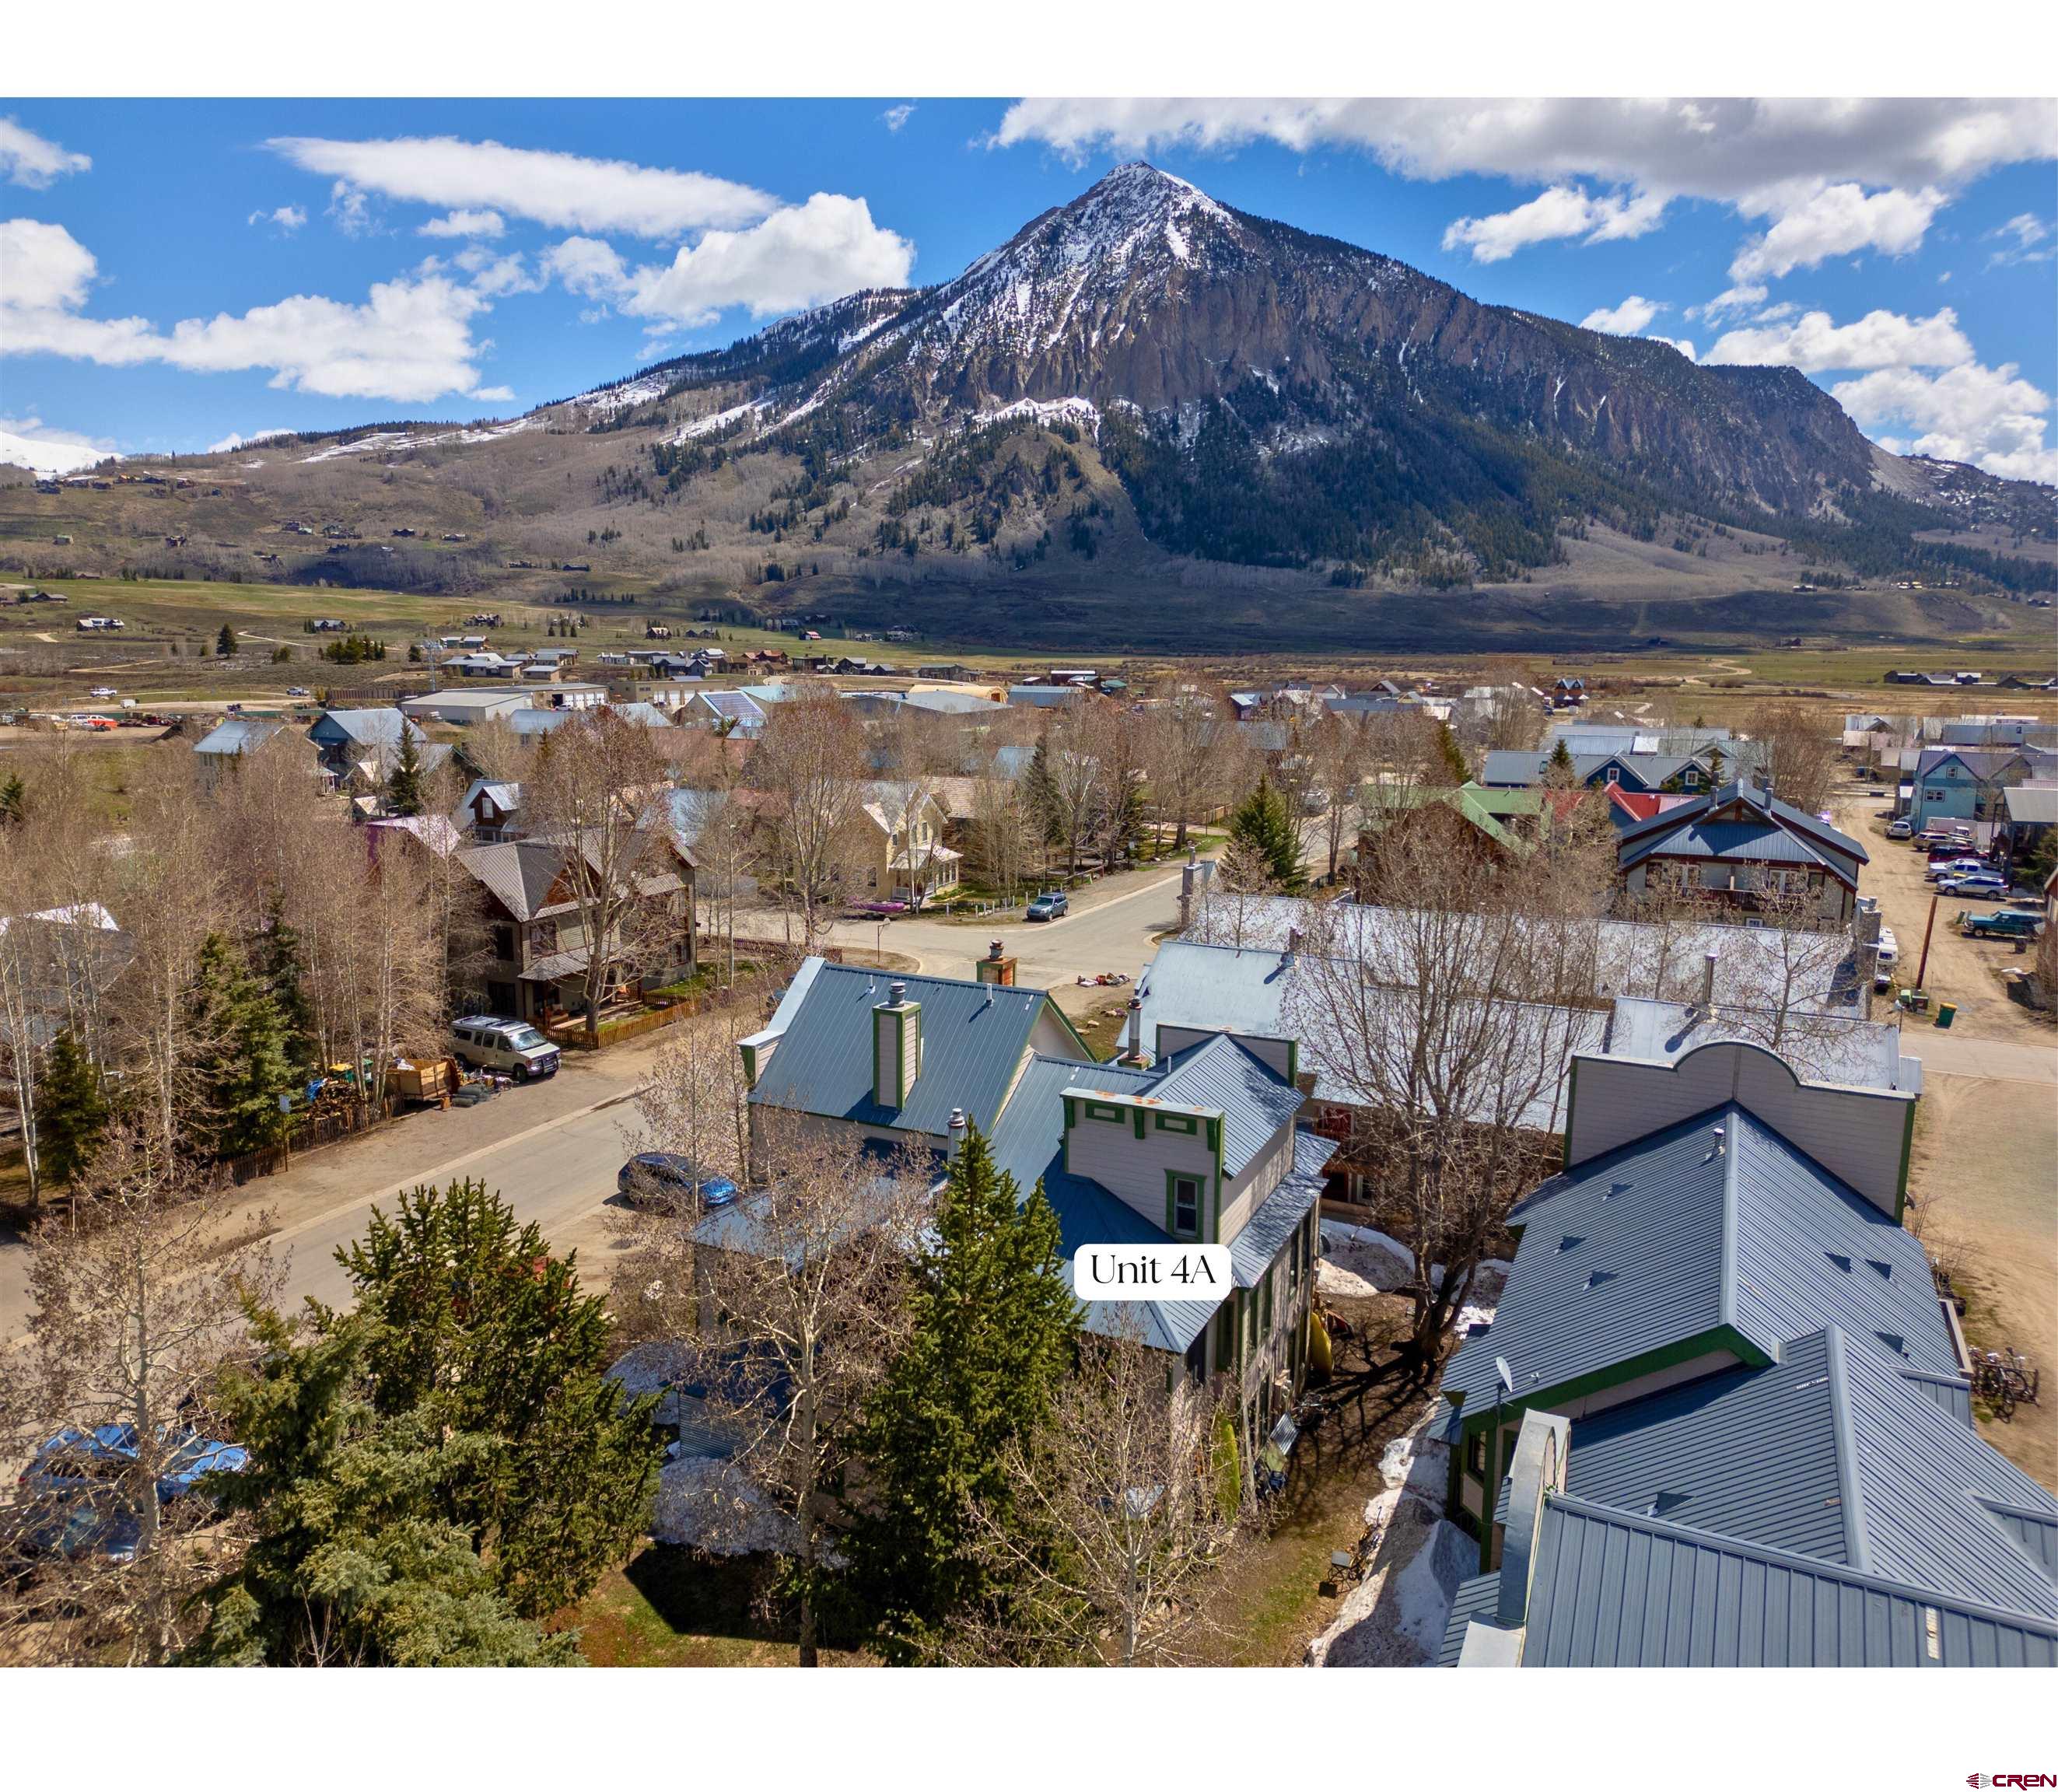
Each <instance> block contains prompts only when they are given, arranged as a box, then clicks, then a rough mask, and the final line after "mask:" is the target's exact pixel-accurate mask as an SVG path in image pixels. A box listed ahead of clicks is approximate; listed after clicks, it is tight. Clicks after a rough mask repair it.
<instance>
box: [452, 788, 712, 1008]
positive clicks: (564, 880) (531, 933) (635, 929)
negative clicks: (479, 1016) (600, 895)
mask: <svg viewBox="0 0 2058 1792" xmlns="http://www.w3.org/2000/svg"><path fill="white" fill-rule="evenodd" d="M575 854H576V855H577V856H578V861H581V862H574V855H575ZM456 860H457V863H458V864H459V866H460V867H461V868H463V870H464V871H465V872H467V873H468V874H469V875H470V876H471V878H472V879H473V880H474V881H475V883H476V884H478V886H479V891H480V893H481V896H482V898H483V902H484V904H485V911H486V912H485V922H486V934H487V952H488V955H489V956H488V959H487V963H486V964H484V965H483V967H482V968H480V970H479V972H478V975H479V978H480V980H481V983H483V991H484V996H485V1002H486V1006H487V1007H488V1008H490V1009H491V1011H493V1012H494V1013H495V1014H496V1015H505V1016H507V1017H508V1018H510V1019H518V1020H529V1021H534V1022H537V1023H543V1022H546V1021H548V1020H550V1019H554V1018H555V1017H557V1016H558V1015H562V1014H566V1013H570V1012H571V1011H574V1010H575V1009H578V1008H582V1007H583V1003H584V999H585V991H586V976H587V972H588V971H589V969H590V966H591V964H592V962H593V954H594V950H595V949H596V948H598V949H599V950H600V951H602V952H603V953H604V954H605V956H606V968H607V975H606V982H607V983H608V985H609V986H610V987H622V986H624V985H632V984H633V985H637V986H639V987H643V988H646V989H647V988H655V987H661V986H662V985H663V984H665V983H673V982H676V981H677V980H678V979H680V978H681V977H685V976H688V975H691V974H692V971H693V860H692V857H691V856H690V854H689V852H687V850H686V849H685V847H684V846H683V845H681V844H680V842H679V841H678V840H677V837H676V836H674V835H673V832H672V831H671V830H670V829H669V828H664V829H661V830H660V831H659V832H657V833H656V834H655V835H654V836H652V837H651V839H650V840H649V842H648V843H647V844H646V846H645V847H644V848H643V849H642V852H640V853H638V855H637V857H636V865H635V870H634V876H633V881H634V886H635V887H634V892H633V893H631V892H626V878H625V881H624V883H623V884H620V885H618V888H621V889H622V890H623V891H624V893H625V896H626V900H623V901H622V903H621V904H619V905H618V912H617V913H616V916H615V917H614V919H613V920H611V921H610V925H609V928H608V933H607V937H606V939H605V940H598V941H596V940H590V939H589V938H588V937H587V920H588V917H589V916H590V913H591V912H593V909H594V906H595V905H594V904H590V903H586V904H582V902H581V901H580V900H579V891H580V888H581V884H582V880H591V881H588V882H586V888H591V889H597V888H599V887H600V886H599V884H598V880H599V879H601V878H602V877H605V876H608V875H609V874H610V873H609V868H608V867H607V866H606V864H604V863H602V857H601V849H600V847H599V845H598V842H597V841H596V840H595V839H594V836H592V835H590V834H589V835H588V836H584V837H583V838H582V840H579V841H577V842H575V841H574V840H573V839H572V837H571V836H570V835H568V834H543V835H536V836H528V837H524V838H522V839H517V840H498V841H495V842H492V843H491V844H484V845H478V846H470V847H466V848H463V849H462V850H460V851H459V852H458V853H457V854H456ZM614 875H616V876H618V877H619V876H624V874H623V873H622V872H619V871H618V872H615V873H614Z"/></svg>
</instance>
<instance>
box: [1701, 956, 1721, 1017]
mask: <svg viewBox="0 0 2058 1792" xmlns="http://www.w3.org/2000/svg"><path fill="white" fill-rule="evenodd" d="M1717 956H1718V954H1717V953H1715V952H1709V953H1707V954H1706V956H1704V957H1703V958H1702V960H1701V1006H1702V1007H1704V1008H1706V1009H1708V1010H1709V1011H1711V1012H1712V1011H1713V1010H1714V1005H1715V960H1716V958H1717Z"/></svg>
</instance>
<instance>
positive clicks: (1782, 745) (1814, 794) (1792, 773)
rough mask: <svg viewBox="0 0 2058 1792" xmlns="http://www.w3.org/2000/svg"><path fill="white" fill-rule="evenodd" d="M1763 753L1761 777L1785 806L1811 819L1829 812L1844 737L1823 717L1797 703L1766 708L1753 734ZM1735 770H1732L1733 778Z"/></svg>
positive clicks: (1754, 717)
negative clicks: (1831, 731)
mask: <svg viewBox="0 0 2058 1792" xmlns="http://www.w3.org/2000/svg"><path fill="white" fill-rule="evenodd" d="M1748 733H1749V734H1750V739H1751V741H1752V742H1753V744H1754V745H1755V746H1756V748H1757V749H1758V776H1759V777H1760V778H1761V779H1762V781H1765V782H1766V784H1768V785H1770V789H1771V790H1772V793H1773V794H1774V796H1776V797H1778V799H1779V800H1780V801H1782V802H1783V803H1791V804H1792V805H1794V808H1796V809H1803V810H1805V811H1806V812H1807V813H1809V814H1810V815H1812V814H1814V813H1815V812H1816V810H1818V809H1823V808H1826V807H1827V806H1828V804H1829V801H1830V783H1831V781H1833V780H1834V778H1835V777H1836V775H1837V753H1838V750H1839V748H1840V745H1841V737H1840V736H1838V735H1837V734H1834V733H1830V731H1829V730H1828V729H1826V727H1825V726H1824V725H1823V720H1822V717H1821V716H1820V715H1819V714H1818V713H1815V712H1814V711H1811V710H1810V709H1808V708H1806V706H1805V705H1802V704H1798V703H1762V704H1760V705H1758V707H1757V708H1756V709H1754V710H1752V711H1751V713H1750V728H1749V729H1748ZM1735 769H1736V768H1735V766H1734V765H1731V766H1730V772H1731V773H1732V774H1734V771H1735Z"/></svg>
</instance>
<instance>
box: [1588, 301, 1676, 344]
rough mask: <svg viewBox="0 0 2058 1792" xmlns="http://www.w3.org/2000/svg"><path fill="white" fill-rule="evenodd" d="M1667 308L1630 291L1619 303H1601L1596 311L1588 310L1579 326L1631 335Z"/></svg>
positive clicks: (1608, 333) (1610, 333)
mask: <svg viewBox="0 0 2058 1792" xmlns="http://www.w3.org/2000/svg"><path fill="white" fill-rule="evenodd" d="M1665 309H1667V307H1666V306H1664V305H1663V304H1659V303H1657V302H1656V301H1655V300H1651V299H1647V298H1645V297H1644V296H1643V295H1642V294H1641V293H1636V292H1632V293H1631V294H1630V296H1628V297H1627V299H1625V300H1623V302H1622V303H1621V304H1619V305H1603V306H1602V307H1601V308H1599V310H1597V311H1590V312H1587V315H1586V316H1584V317H1583V318H1581V319H1580V320H1579V328H1581V329H1583V330H1599V331H1601V332H1603V333H1605V334H1606V335H1608V336H1635V335H1636V334H1637V333H1638V332H1639V331H1641V330H1642V329H1643V327H1644V326H1645V325H1646V324H1648V323H1650V322H1651V320H1652V319H1653V318H1655V316H1657V315H1658V314H1659V312H1661V311H1663V310H1665Z"/></svg>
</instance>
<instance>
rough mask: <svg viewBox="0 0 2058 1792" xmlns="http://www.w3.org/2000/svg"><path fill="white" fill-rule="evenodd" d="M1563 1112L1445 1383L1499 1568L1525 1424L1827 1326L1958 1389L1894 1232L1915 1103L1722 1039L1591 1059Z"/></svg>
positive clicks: (1781, 1352)
mask: <svg viewBox="0 0 2058 1792" xmlns="http://www.w3.org/2000/svg"><path fill="white" fill-rule="evenodd" d="M1583 1098H1584V1099H1583ZM1571 1108H1572V1111H1571V1116H1570V1118H1569V1119H1568V1122H1567V1129H1566V1147H1565V1151H1566V1168H1565V1169H1564V1170H1563V1171H1562V1172H1561V1173H1560V1174H1558V1175H1556V1176H1555V1177H1553V1178H1551V1180H1550V1181H1548V1182H1545V1183H1544V1184H1543V1185H1542V1186H1540V1188H1538V1189H1537V1190H1536V1191H1535V1192H1534V1193H1533V1194H1531V1195H1530V1196H1529V1197H1528V1198H1527V1199H1526V1200H1524V1201H1523V1202H1520V1203H1519V1204H1518V1205H1517V1206H1516V1209H1515V1210H1514V1211H1513V1213H1512V1214H1511V1216H1510V1218H1509V1221H1508V1225H1509V1227H1510V1230H1512V1231H1514V1232H1515V1233H1516V1234H1517V1235H1518V1237H1519V1238H1520V1244H1519V1245H1518V1247H1517V1250H1516V1257H1515V1262H1514V1266H1513V1267H1512V1269H1511V1270H1510V1272H1509V1273H1508V1281H1507V1285H1506V1287H1505V1289H1504V1290H1503V1293H1502V1295H1501V1298H1500V1304H1499V1306H1498V1309H1497V1310H1496V1313H1495V1315H1494V1317H1493V1319H1492V1322H1491V1324H1490V1325H1488V1326H1487V1327H1484V1328H1480V1329H1475V1332H1474V1333H1473V1334H1472V1335H1471V1336H1469V1337H1467V1338H1466V1339H1465V1340H1464V1341H1463V1342H1462V1343H1461V1344H1460V1345H1459V1347H1458V1349H1457V1350H1456V1352H1454V1353H1453V1354H1452V1357H1451V1358H1450V1360H1449V1361H1448V1363H1447V1364H1446V1365H1445V1369H1444V1382H1443V1393H1444V1400H1445V1401H1446V1402H1447V1403H1448V1406H1449V1408H1450V1409H1451V1415H1450V1418H1449V1422H1448V1436H1450V1438H1451V1440H1452V1443H1453V1446H1454V1447H1453V1450H1452V1472H1451V1474H1452V1479H1451V1488H1450V1508H1451V1513H1452V1517H1453V1518H1454V1519H1455V1520H1456V1522H1458V1523H1459V1524H1460V1525H1462V1526H1464V1528H1468V1529H1470V1530H1472V1532H1474V1533H1475V1534H1476V1535H1478V1536H1480V1538H1481V1540H1482V1545H1483V1549H1484V1552H1486V1553H1487V1555H1488V1556H1489V1557H1490V1556H1491V1553H1492V1548H1493V1544H1492V1531H1491V1521H1492V1491H1493V1490H1494V1489H1496V1488H1498V1487H1499V1486H1500V1484H1501V1480H1502V1479H1503V1477H1504V1474H1505V1472H1506V1470H1507V1464H1508V1459H1509V1455H1510V1452H1511V1450H1512V1445H1513V1441H1514V1428H1515V1427H1516V1425H1517V1424H1519V1423H1520V1415H1521V1414H1522V1413H1524V1412H1525V1411H1528V1410H1532V1409H1533V1410H1536V1411H1543V1412H1550V1413H1558V1414H1560V1415H1563V1417H1567V1418H1568V1419H1570V1420H1573V1421H1574V1422H1575V1425H1577V1424H1583V1422H1585V1421H1587V1420H1589V1419H1591V1418H1593V1417H1596V1416H1598V1415H1599V1414H1603V1413H1608V1412H1611V1411H1614V1410H1616V1409H1627V1407H1628V1406H1629V1405H1631V1403H1633V1402H1637V1401H1644V1400H1646V1399H1647V1398H1649V1397H1652V1396H1655V1395H1657V1394H1659V1393H1664V1392H1666V1391H1667V1390H1670V1389H1675V1388H1677V1387H1679V1386H1682V1385H1686V1384H1690V1383H1691V1384H1698V1383H1701V1382H1704V1381H1709V1380H1710V1378H1711V1377H1721V1376H1723V1375H1725V1374H1729V1373H1733V1372H1735V1371H1738V1370H1760V1369H1766V1368H1768V1367H1770V1366H1771V1365H1776V1364H1778V1363H1781V1362H1782V1361H1786V1359H1787V1357H1788V1354H1789V1352H1790V1347H1791V1346H1792V1345H1793V1341H1794V1340H1796V1339H1798V1338H1802V1337H1807V1336H1809V1335H1810V1334H1812V1333H1818V1332H1820V1331H1822V1329H1825V1328H1826V1327H1830V1326H1835V1327H1837V1328H1839V1329H1842V1330H1843V1331H1845V1332H1847V1333H1849V1334H1850V1335H1851V1336H1853V1337H1858V1338H1861V1339H1862V1340H1863V1341H1865V1344H1866V1345H1867V1347H1868V1348H1869V1349H1873V1350H1874V1351H1876V1352H1877V1353H1879V1354H1880V1355H1881V1357H1883V1358H1884V1359H1885V1361H1888V1362H1889V1363H1890V1364H1891V1365H1893V1368H1894V1369H1895V1370H1896V1372H1897V1373H1907V1374H1909V1375H1910V1376H1912V1377H1919V1378H1922V1379H1924V1380H1925V1381H1933V1382H1934V1383H1936V1384H1937V1385H1939V1386H1940V1387H1943V1388H1945V1389H1948V1390H1949V1394H1948V1397H1946V1398H1945V1404H1947V1405H1948V1404H1950V1403H1951V1402H1952V1401H1955V1400H1956V1399H1957V1397H1958V1395H1959V1394H1960V1393H1962V1391H1963V1389H1964V1386H1965V1380H1966V1375H1967V1371H1968V1369H1969V1361H1968V1358H1967V1355H1966V1351H1965V1341H1964V1339H1963V1337H1962V1336H1961V1333H1959V1331H1958V1329H1957V1319H1956V1315H1955V1313H1953V1310H1952V1309H1950V1307H1949V1303H1948V1302H1944V1301H1939V1299H1938V1298H1937V1291H1936V1289H1935V1286H1934V1283H1933V1277H1932V1276H1931V1274H1930V1270H1929V1260H1928V1258H1926V1257H1925V1254H1924V1253H1923V1250H1922V1247H1921V1244H1920V1243H1919V1242H1917V1240H1916V1239H1915V1238H1914V1237H1913V1235H1912V1234H1909V1233H1908V1232H1906V1231H1905V1230H1903V1229H1902V1227H1901V1224H1900V1216H1901V1209H1902V1206H1903V1202H1904V1200H1905V1176H1906V1154H1907V1148H1908V1142H1909V1133H1910V1131H1911V1130H1912V1122H1913V1111H1914V1099H1913V1096H1912V1095H1907V1094H1905V1093H1901V1092H1895V1091H1869V1090H1857V1089H1852V1088H1849V1087H1837V1086H1833V1085H1827V1084H1818V1083H1808V1082H1806V1081H1804V1080H1803V1079H1801V1078H1800V1077H1798V1076H1797V1075H1795V1074H1794V1071H1793V1070H1792V1069H1791V1068H1790V1067H1788V1066H1787V1065H1786V1063H1784V1062H1783V1061H1782V1059H1778V1057H1775V1056H1774V1055H1773V1054H1771V1053H1770V1052H1767V1051H1762V1049H1760V1048H1759V1047H1755V1046H1750V1045H1746V1044H1742V1043H1737V1042H1733V1041H1725V1042H1722V1043H1716V1044H1712V1045H1704V1046H1702V1047H1698V1048H1697V1049H1695V1050H1694V1051H1691V1052H1688V1053H1687V1054H1686V1055H1684V1056H1683V1057H1682V1058H1681V1059H1679V1060H1678V1061H1677V1062H1676V1063H1670V1064H1667V1063H1637V1062H1635V1061H1625V1060H1613V1059H1595V1058H1583V1059H1579V1061H1578V1063H1577V1064H1576V1066H1575V1076H1574V1082H1573V1089H1572V1095H1571ZM1583 1109H1584V1110H1585V1111H1582V1110H1583ZM1923 1398H1924V1399H1925V1401H1929V1403H1930V1404H1932V1405H1936V1404H1937V1400H1938V1397H1937V1394H1936V1393H1934V1392H1933V1391H1929V1390H1927V1389H1925V1391H1924V1393H1923ZM1484 1565H1486V1566H1488V1567H1491V1566H1492V1561H1491V1560H1488V1561H1487V1562H1486V1563H1485V1564H1484Z"/></svg>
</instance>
